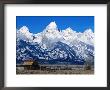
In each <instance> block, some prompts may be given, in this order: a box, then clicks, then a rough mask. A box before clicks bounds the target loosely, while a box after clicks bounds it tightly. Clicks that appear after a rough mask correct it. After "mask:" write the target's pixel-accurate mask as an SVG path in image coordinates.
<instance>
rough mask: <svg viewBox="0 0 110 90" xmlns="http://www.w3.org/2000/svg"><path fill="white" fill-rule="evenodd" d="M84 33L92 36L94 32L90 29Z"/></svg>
mask: <svg viewBox="0 0 110 90" xmlns="http://www.w3.org/2000/svg"><path fill="white" fill-rule="evenodd" d="M84 33H86V34H92V33H93V32H92V30H91V29H90V28H89V29H87V30H85V31H84Z"/></svg>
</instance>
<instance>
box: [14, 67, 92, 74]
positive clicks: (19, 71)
mask: <svg viewBox="0 0 110 90" xmlns="http://www.w3.org/2000/svg"><path fill="white" fill-rule="evenodd" d="M16 74H94V69H91V70H85V69H83V68H74V69H72V70H67V69H65V70H60V69H59V70H51V69H47V70H23V69H18V68H17V69H16Z"/></svg>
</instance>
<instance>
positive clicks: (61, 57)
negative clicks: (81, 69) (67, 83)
mask: <svg viewBox="0 0 110 90" xmlns="http://www.w3.org/2000/svg"><path fill="white" fill-rule="evenodd" d="M16 53H17V60H23V59H26V58H29V57H31V58H33V59H37V60H39V61H40V62H41V61H42V60H44V61H45V60H49V62H51V60H54V62H57V61H58V62H61V61H66V62H67V61H68V60H69V61H71V62H73V63H79V62H77V61H80V63H82V62H83V63H84V60H86V59H87V58H90V57H92V60H93V58H94V33H93V32H92V30H91V29H87V30H85V31H84V32H83V33H82V32H76V31H74V30H72V29H71V28H70V27H69V28H67V29H65V30H60V31H59V30H58V28H57V25H56V23H55V21H54V22H51V23H50V24H49V25H48V26H47V27H46V28H45V29H44V30H43V31H42V32H40V33H37V34H33V33H30V32H29V29H28V28H27V27H26V26H23V27H21V28H20V29H19V30H17V52H16ZM44 61H43V62H44ZM75 61H76V62H75ZM51 63H53V61H52V62H51Z"/></svg>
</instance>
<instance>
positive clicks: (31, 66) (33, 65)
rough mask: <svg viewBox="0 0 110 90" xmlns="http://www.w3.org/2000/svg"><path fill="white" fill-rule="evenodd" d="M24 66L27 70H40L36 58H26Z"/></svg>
mask: <svg viewBox="0 0 110 90" xmlns="http://www.w3.org/2000/svg"><path fill="white" fill-rule="evenodd" d="M23 66H24V69H25V70H38V69H40V66H39V64H38V62H37V61H34V60H25V61H24V62H23Z"/></svg>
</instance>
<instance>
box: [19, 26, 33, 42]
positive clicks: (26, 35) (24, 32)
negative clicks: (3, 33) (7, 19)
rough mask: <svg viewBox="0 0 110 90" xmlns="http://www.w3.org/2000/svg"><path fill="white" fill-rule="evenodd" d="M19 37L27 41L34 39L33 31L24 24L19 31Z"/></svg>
mask: <svg viewBox="0 0 110 90" xmlns="http://www.w3.org/2000/svg"><path fill="white" fill-rule="evenodd" d="M17 38H18V39H22V40H25V41H32V40H33V33H30V32H29V29H28V27H26V26H23V27H21V28H20V29H19V30H18V31H17Z"/></svg>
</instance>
